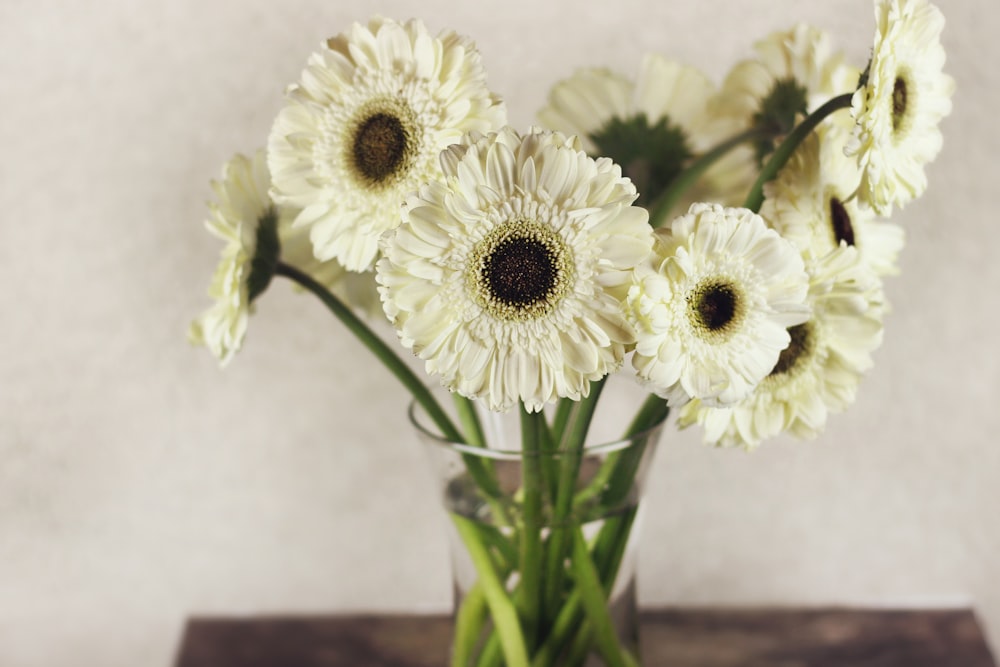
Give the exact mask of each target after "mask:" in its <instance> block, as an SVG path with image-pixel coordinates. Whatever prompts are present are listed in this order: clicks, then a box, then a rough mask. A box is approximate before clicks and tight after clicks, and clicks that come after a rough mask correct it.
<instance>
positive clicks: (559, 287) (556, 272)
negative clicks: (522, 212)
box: [466, 219, 572, 320]
mask: <svg viewBox="0 0 1000 667" xmlns="http://www.w3.org/2000/svg"><path fill="white" fill-rule="evenodd" d="M571 275H572V263H571V262H570V259H569V253H568V251H567V249H566V247H565V244H564V242H563V240H562V239H561V238H560V237H559V236H558V235H557V234H556V233H555V232H554V231H552V230H551V228H549V227H548V226H546V225H543V224H541V223H538V222H534V221H531V220H521V219H515V220H511V221H509V222H507V223H505V224H503V225H501V226H499V227H497V228H496V229H494V230H493V232H492V233H491V234H488V235H487V236H486V238H484V239H483V240H482V241H480V242H479V244H477V245H476V247H475V248H474V249H473V252H472V261H471V262H470V263H469V270H468V272H467V274H466V280H467V282H468V284H469V286H470V288H471V290H472V292H473V294H474V295H475V296H476V300H477V301H478V303H479V304H480V305H481V306H483V308H485V309H486V311H487V312H488V313H490V314H491V315H493V316H494V317H497V318H499V319H504V320H526V319H532V318H535V317H539V316H542V315H544V314H546V313H548V312H549V311H551V310H552V308H554V307H555V305H556V304H557V303H558V302H559V300H560V299H561V298H562V296H563V295H564V294H565V293H566V292H567V291H568V289H569V284H570V279H571Z"/></svg>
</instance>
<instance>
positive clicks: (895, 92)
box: [892, 76, 907, 132]
mask: <svg viewBox="0 0 1000 667" xmlns="http://www.w3.org/2000/svg"><path fill="white" fill-rule="evenodd" d="M906 101H907V98H906V79H904V78H903V77H901V76H900V77H896V83H894V84H893V86H892V129H893V131H894V132H898V131H899V128H900V127H901V126H902V125H903V120H904V119H905V118H906Z"/></svg>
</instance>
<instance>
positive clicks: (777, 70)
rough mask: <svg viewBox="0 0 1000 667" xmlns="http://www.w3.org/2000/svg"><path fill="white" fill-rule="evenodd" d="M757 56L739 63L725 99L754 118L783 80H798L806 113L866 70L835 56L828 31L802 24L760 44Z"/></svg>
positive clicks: (848, 86)
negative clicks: (802, 92) (862, 70)
mask: <svg viewBox="0 0 1000 667" xmlns="http://www.w3.org/2000/svg"><path fill="white" fill-rule="evenodd" d="M754 51H756V53H757V57H756V58H754V59H752V60H744V61H741V62H740V63H737V64H736V66H735V67H733V69H732V70H731V71H730V73H729V74H728V75H727V77H726V80H725V82H724V83H723V86H722V93H721V94H720V96H719V103H720V104H721V103H723V102H724V103H725V104H726V105H727V106H728V108H729V110H730V112H731V113H735V114H737V115H741V116H743V117H746V118H749V117H750V116H752V115H753V114H754V113H756V112H757V111H759V110H760V106H761V102H762V101H763V100H764V99H765V98H766V97H767V96H768V95H769V94H770V93H771V92H772V91H773V90H774V88H775V86H776V85H777V84H778V83H779V82H782V81H793V82H795V83H796V84H797V85H798V86H799V87H800V88H802V90H803V91H804V92H805V102H806V111H807V112H808V111H814V110H815V109H816V108H817V107H819V106H820V105H821V104H823V103H824V102H826V101H827V100H829V99H830V98H831V97H833V96H834V95H840V94H842V93H849V92H851V91H852V90H854V89H855V88H857V85H858V77H859V75H860V71H858V69H857V68H855V67H853V66H851V65H849V64H847V63H845V62H844V57H843V54H841V53H839V52H834V51H833V49H832V46H831V43H830V37H829V35H828V34H827V33H825V32H823V31H822V30H820V29H818V28H815V27H812V26H809V25H806V24H803V23H799V24H797V25H795V26H794V27H793V28H791V29H790V30H783V31H779V32H774V33H771V34H770V35H768V36H767V37H766V38H764V39H762V40H760V41H759V42H757V43H756V44H754Z"/></svg>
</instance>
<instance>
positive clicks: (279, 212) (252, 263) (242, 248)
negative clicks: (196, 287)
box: [188, 150, 374, 365]
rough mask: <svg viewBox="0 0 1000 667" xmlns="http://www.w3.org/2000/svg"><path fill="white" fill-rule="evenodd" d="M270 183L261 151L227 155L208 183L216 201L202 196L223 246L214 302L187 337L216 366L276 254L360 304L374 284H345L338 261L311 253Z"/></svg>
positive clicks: (236, 337)
mask: <svg viewBox="0 0 1000 667" xmlns="http://www.w3.org/2000/svg"><path fill="white" fill-rule="evenodd" d="M270 186H271V179H270V176H269V174H268V170H267V158H266V155H265V152H264V151H263V150H260V151H257V152H256V153H255V154H254V156H253V157H252V158H250V157H247V156H244V155H236V156H234V157H233V158H232V159H231V160H230V161H229V162H227V163H226V164H225V166H224V167H223V169H222V180H220V181H213V182H212V190H213V192H214V193H215V196H216V201H215V202H211V203H209V213H210V215H209V218H208V220H206V222H205V226H206V228H207V229H208V231H209V232H210V233H211V234H212V235H213V236H215V237H217V238H219V239H220V240H222V241H223V243H224V245H223V247H222V252H221V256H220V260H219V265H218V267H217V268H216V270H215V274H214V275H213V277H212V281H211V283H210V285H209V289H208V295H209V296H210V297H211V298H212V299H214V300H215V302H214V303H213V304H212V306H210V307H209V308H208V309H206V310H205V311H204V312H203V313H202V314H201V315H200V316H199V317H198V318H197V319H195V320H194V321H193V322H192V323H191V326H190V328H189V330H188V338H189V340H190V341H191V342H192V343H193V344H196V345H204V346H205V347H207V348H208V349H209V351H210V352H211V353H212V354H213V355H215V356H216V357H217V358H218V359H219V362H220V363H221V364H222V365H226V364H228V363H229V361H230V360H231V359H232V357H233V355H234V354H236V352H238V351H239V349H240V348H241V347H242V345H243V340H244V338H245V336H246V331H247V323H248V320H249V318H250V315H251V313H252V312H253V307H254V300H255V299H256V298H257V297H258V296H260V294H262V293H263V292H264V290H265V289H267V287H268V285H269V284H270V282H271V279H272V278H273V276H274V274H275V270H276V268H277V265H278V262H279V260H280V261H283V262H285V263H287V264H290V265H292V266H294V267H296V268H298V269H300V270H302V271H305V272H306V273H308V274H309V275H311V276H312V277H313V278H314V279H315V280H317V281H319V282H321V283H323V284H324V285H325V286H327V287H329V288H332V289H334V291H335V293H337V294H338V295H339V296H341V297H342V298H344V299H345V300H346V301H347V302H348V303H350V304H352V305H354V306H355V307H358V308H360V309H368V307H369V303H370V302H371V297H370V296H368V294H370V293H371V292H373V291H374V290H373V289H372V288H370V287H366V286H364V278H363V277H361V276H359V277H358V278H357V279H354V280H352V281H351V282H350V283H346V282H345V278H346V276H345V271H344V269H343V267H341V266H340V265H339V264H337V263H336V262H333V261H329V262H320V261H318V260H317V259H315V258H314V257H313V254H312V250H311V247H310V244H309V240H308V236H307V234H306V233H304V232H301V231H298V230H294V229H292V220H293V219H294V217H295V214H296V210H295V209H290V208H286V207H282V206H278V205H276V204H275V203H274V202H273V201H272V200H271V198H270V196H269V195H268V190H269V189H270ZM369 280H370V277H369Z"/></svg>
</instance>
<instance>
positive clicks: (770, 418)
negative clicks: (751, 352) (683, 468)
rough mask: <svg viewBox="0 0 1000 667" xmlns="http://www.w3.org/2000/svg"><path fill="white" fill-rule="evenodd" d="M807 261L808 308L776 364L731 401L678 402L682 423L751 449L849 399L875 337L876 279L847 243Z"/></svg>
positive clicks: (808, 429)
mask: <svg viewBox="0 0 1000 667" xmlns="http://www.w3.org/2000/svg"><path fill="white" fill-rule="evenodd" d="M807 268H808V270H809V274H810V288H809V301H810V305H811V306H812V310H813V315H812V317H811V318H810V320H809V321H808V322H806V323H804V324H800V325H797V326H794V327H792V328H791V329H790V333H791V344H790V345H789V346H788V347H787V348H786V349H785V350H784V351H783V352H782V353H781V357H780V358H779V360H778V363H777V365H776V366H775V368H774V369H773V370H772V371H771V372H770V374H769V375H768V376H767V377H766V378H764V380H763V381H762V382H761V383H760V384H759V385H758V386H757V388H756V389H755V390H754V392H753V394H751V395H750V396H749V397H748V398H746V399H744V400H743V401H741V402H739V403H737V404H736V405H734V406H730V407H723V408H718V407H710V406H707V405H705V404H704V403H703V402H700V401H692V402H691V403H688V404H687V405H685V406H684V407H682V408H681V410H680V414H679V418H678V424H679V425H680V426H681V427H686V426H690V425H691V424H695V423H697V424H701V425H702V427H704V440H705V442H706V443H708V444H714V445H720V446H742V447H745V448H748V449H752V448H754V447H756V446H757V445H759V444H760V443H761V441H763V440H765V439H767V438H770V437H773V436H775V435H778V434H779V433H782V432H789V433H791V434H793V435H795V436H797V437H800V438H811V437H815V436H816V435H817V434H818V433H819V432H820V431H821V430H822V429H823V427H824V426H825V425H826V420H827V416H828V415H829V414H831V413H837V412H841V411H843V410H845V409H846V408H847V407H848V406H849V405H850V404H851V403H853V402H854V399H855V396H856V394H857V388H858V384H859V383H860V381H861V378H862V376H863V374H864V372H865V371H867V370H868V369H869V368H870V367H871V365H872V359H871V353H872V352H873V351H874V350H875V349H876V348H877V347H878V346H879V345H880V344H881V342H882V315H883V312H884V304H883V301H882V288H881V283H880V281H879V279H878V278H877V277H876V276H875V274H874V273H873V272H872V270H871V269H870V268H869V267H868V266H867V265H865V263H864V262H862V261H861V259H860V255H859V254H858V252H857V251H856V249H854V248H851V247H848V246H841V247H838V248H836V249H834V250H833V251H831V252H830V253H829V254H828V255H827V256H825V257H822V258H818V259H815V260H812V261H810V262H808V264H807Z"/></svg>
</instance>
